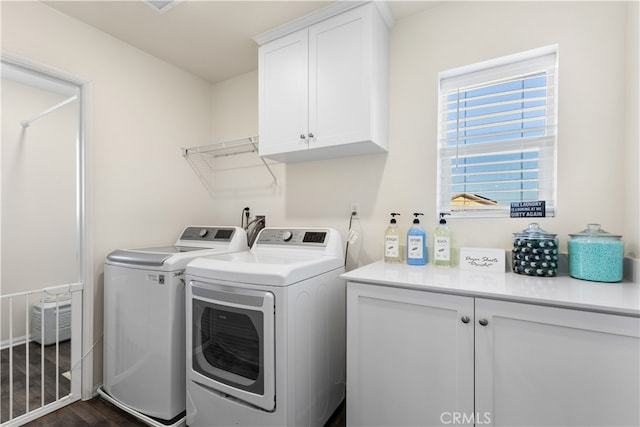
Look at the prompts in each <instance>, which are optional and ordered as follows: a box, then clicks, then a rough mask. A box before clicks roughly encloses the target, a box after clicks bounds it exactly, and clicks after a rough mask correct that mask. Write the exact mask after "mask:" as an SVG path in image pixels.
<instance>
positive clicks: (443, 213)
mask: <svg viewBox="0 0 640 427" xmlns="http://www.w3.org/2000/svg"><path fill="white" fill-rule="evenodd" d="M445 215H451V214H450V213H449V212H440V224H446V223H447V220H446V219H444V216H445Z"/></svg>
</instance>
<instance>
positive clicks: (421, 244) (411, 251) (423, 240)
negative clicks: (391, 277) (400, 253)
mask: <svg viewBox="0 0 640 427" xmlns="http://www.w3.org/2000/svg"><path fill="white" fill-rule="evenodd" d="M413 215H414V216H415V218H414V220H413V224H412V225H411V228H409V231H407V264H409V265H425V264H426V263H427V259H428V258H427V233H426V232H425V231H424V228H422V227H421V226H420V220H419V219H418V216H419V215H423V214H422V213H420V212H416V213H414V214H413Z"/></svg>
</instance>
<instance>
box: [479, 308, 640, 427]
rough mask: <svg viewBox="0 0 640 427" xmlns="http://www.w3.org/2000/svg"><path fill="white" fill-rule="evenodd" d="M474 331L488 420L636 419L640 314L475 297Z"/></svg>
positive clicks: (570, 422) (601, 422) (482, 409)
mask: <svg viewBox="0 0 640 427" xmlns="http://www.w3.org/2000/svg"><path fill="white" fill-rule="evenodd" d="M480 321H483V322H482V323H485V322H484V321H486V326H482V325H481V324H480V323H479V322H480ZM475 330H476V411H477V413H478V414H479V415H480V416H482V417H484V419H485V420H486V419H490V421H491V422H492V423H493V425H496V426H498V425H500V426H590V425H597V426H605V425H606V426H615V425H624V426H631V425H634V426H637V425H640V409H639V405H640V403H639V402H640V319H638V318H632V317H624V316H615V315H607V314H600V313H592V312H584V311H578V310H570V309H561V308H552V307H543V306H536V305H529V304H519V303H510V302H503V301H493V300H483V299H477V300H476V323H475ZM485 424H486V423H485Z"/></svg>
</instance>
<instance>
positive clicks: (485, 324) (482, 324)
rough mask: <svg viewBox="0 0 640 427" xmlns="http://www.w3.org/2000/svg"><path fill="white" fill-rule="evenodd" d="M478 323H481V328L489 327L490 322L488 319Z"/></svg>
mask: <svg viewBox="0 0 640 427" xmlns="http://www.w3.org/2000/svg"><path fill="white" fill-rule="evenodd" d="M478 323H480V326H487V325H488V324H489V321H488V320H487V319H480V320H478Z"/></svg>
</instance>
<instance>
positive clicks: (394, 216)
mask: <svg viewBox="0 0 640 427" xmlns="http://www.w3.org/2000/svg"><path fill="white" fill-rule="evenodd" d="M396 215H398V216H400V214H399V213H396V212H391V221H390V223H391V224H395V223H396Z"/></svg>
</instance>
